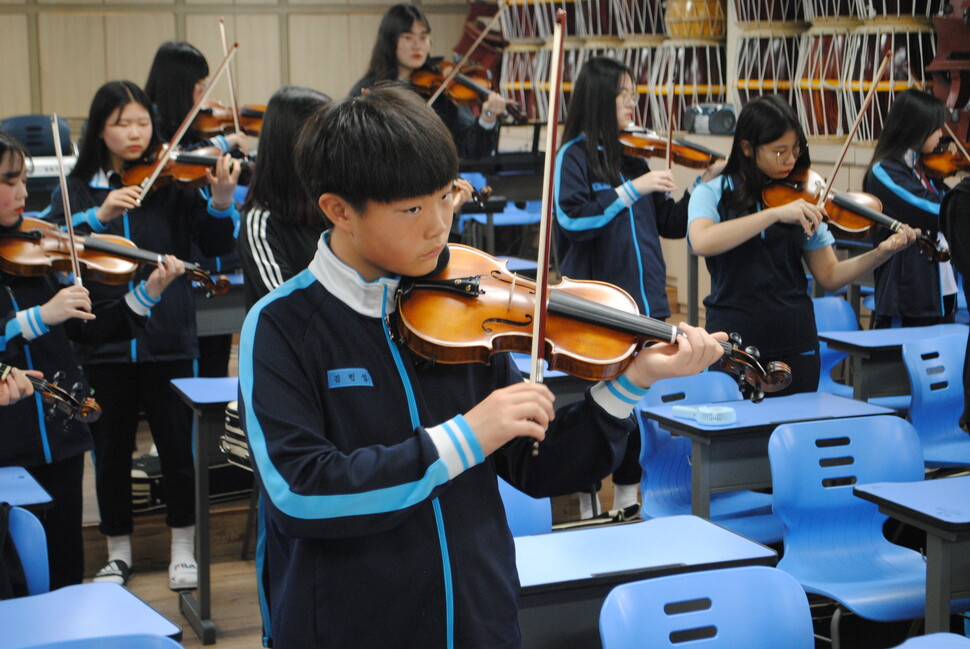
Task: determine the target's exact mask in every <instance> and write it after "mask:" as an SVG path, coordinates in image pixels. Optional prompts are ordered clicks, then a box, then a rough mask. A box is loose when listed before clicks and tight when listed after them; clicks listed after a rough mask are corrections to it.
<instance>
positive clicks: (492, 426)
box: [465, 382, 555, 456]
mask: <svg viewBox="0 0 970 649" xmlns="http://www.w3.org/2000/svg"><path fill="white" fill-rule="evenodd" d="M554 399H555V397H553V395H552V392H551V391H550V390H549V388H547V387H546V386H545V385H543V384H541V383H528V382H522V383H515V384H513V385H509V386H506V387H504V388H499V389H498V390H495V391H494V392H492V393H491V394H489V395H488V396H487V397H485V398H484V399H483V400H482V401H481V402H479V404H478V405H477V406H475V407H474V408H472V409H471V410H469V411H468V412H467V413H465V421H466V422H467V423H468V425H469V426H470V427H471V429H472V432H474V433H475V438H476V439H477V440H478V443H479V445H480V446H481V447H482V452H483V453H484V454H485V455H486V456H487V455H490V454H491V453H492V452H493V451H495V450H496V449H498V448H499V447H501V446H504V445H505V444H506V443H507V442H509V441H511V440H513V439H515V438H516V437H532V438H535V439H537V440H539V441H542V440H543V439H545V436H546V429H547V428H548V427H549V422H550V421H552V419H553V417H555V409H554V407H553V400H554Z"/></svg>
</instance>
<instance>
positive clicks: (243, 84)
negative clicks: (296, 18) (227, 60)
mask: <svg viewBox="0 0 970 649" xmlns="http://www.w3.org/2000/svg"><path fill="white" fill-rule="evenodd" d="M220 16H223V17H224V18H225V19H226V38H227V40H228V42H229V43H233V42H238V43H239V50H238V51H237V52H236V54H235V56H234V57H233V61H232V68H233V71H234V73H235V76H234V78H235V80H236V91H237V92H238V95H239V101H240V102H241V103H244V104H262V103H265V102H266V100H267V99H269V96H270V95H271V94H273V92H274V91H275V90H276V89H277V88H278V87H279V86H280V85H282V83H283V81H282V68H281V60H280V41H279V31H280V28H279V19H278V17H277V16H276V15H274V14H226V15H223V14H197V15H190V16H187V17H186V21H185V23H186V25H185V26H186V40H188V41H189V42H190V43H192V44H193V45H195V46H196V47H198V48H199V50H201V51H202V53H203V54H204V55H205V58H206V60H207V61H208V62H209V70H210V72H212V73H215V71H216V68H217V67H218V66H219V64H220V63H221V62H222V59H223V58H224V55H223V50H222V38H221V35H220V31H219V18H220ZM210 96H211V97H212V98H213V99H217V100H219V101H221V102H223V103H225V104H229V103H230V99H231V98H230V96H229V86H228V82H227V81H226V78H225V77H223V78H222V79H221V80H220V81H219V84H218V85H217V86H216V87H215V88H214V89H213V90H212V95H210Z"/></svg>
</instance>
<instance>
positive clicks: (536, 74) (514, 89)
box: [499, 43, 550, 120]
mask: <svg viewBox="0 0 970 649" xmlns="http://www.w3.org/2000/svg"><path fill="white" fill-rule="evenodd" d="M549 57H550V54H549V51H548V50H533V49H531V48H527V47H521V46H519V47H517V46H516V44H514V43H512V44H509V46H508V47H506V48H505V51H504V52H502V74H501V76H500V77H499V92H501V93H502V96H503V97H506V98H508V99H510V100H512V101H514V102H515V103H516V104H517V105H518V107H519V109H520V110H521V111H522V113H523V114H524V115H526V116H527V117H528V118H529V119H530V120H537V119H544V116H545V110H546V106H548V103H549V96H548V90H546V91H543V89H542V87H541V85H540V84H541V81H542V80H544V79H547V78H548V76H549ZM546 87H548V86H546Z"/></svg>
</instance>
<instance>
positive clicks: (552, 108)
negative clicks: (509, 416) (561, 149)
mask: <svg viewBox="0 0 970 649" xmlns="http://www.w3.org/2000/svg"><path fill="white" fill-rule="evenodd" d="M565 33H566V12H565V11H564V10H563V9H557V10H556V19H555V24H554V25H553V32H552V61H551V62H550V70H549V93H550V95H549V114H548V115H547V119H546V159H545V166H544V168H543V171H542V219H541V220H540V221H539V255H538V258H537V260H536V263H537V269H536V298H535V307H534V310H533V314H532V315H533V318H532V352H531V367H530V372H529V378H530V379H531V380H532V381H533V382H534V383H542V378H543V374H544V373H545V366H544V361H545V349H546V345H545V340H546V313H547V306H548V304H547V303H548V301H549V251H550V247H551V243H552V219H553V210H555V195H554V191H555V182H554V179H555V175H556V146H557V135H558V133H557V129H558V127H559V110H560V104H561V103H562V60H563V42H564V35H565ZM538 453H539V442H538V441H536V442H535V443H534V444H533V445H532V454H533V455H538Z"/></svg>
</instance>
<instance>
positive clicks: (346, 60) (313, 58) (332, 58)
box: [288, 14, 376, 99]
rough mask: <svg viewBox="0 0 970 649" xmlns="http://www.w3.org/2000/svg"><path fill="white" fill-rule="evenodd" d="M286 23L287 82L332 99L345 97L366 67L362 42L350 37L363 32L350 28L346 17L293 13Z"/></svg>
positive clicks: (350, 24) (350, 25)
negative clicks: (288, 58) (288, 80)
mask: <svg viewBox="0 0 970 649" xmlns="http://www.w3.org/2000/svg"><path fill="white" fill-rule="evenodd" d="M289 21H290V22H289V34H290V40H289V43H288V48H289V49H288V55H289V57H290V83H291V84H293V85H297V86H306V87H308V88H315V89H317V90H319V91H321V92H323V93H326V94H327V95H329V96H330V97H331V98H333V99H339V98H340V97H344V96H346V95H347V92H348V91H349V90H350V87H351V86H352V85H353V84H354V83H356V82H357V79H359V78H360V77H361V75H363V73H364V68H365V67H366V65H367V58H366V55H365V54H362V51H363V47H361V43H360V41H362V40H364V39H362V38H359V37H358V38H354V37H353V36H352V34H364V33H367V32H366V31H363V30H362V29H360V28H359V27H357V26H353V23H354V21H353V17H348V16H346V15H332V16H310V15H305V14H293V15H291V16H290V18H289ZM375 28H376V24H375ZM368 53H369V52H368ZM337 62H340V63H339V64H338V63H337Z"/></svg>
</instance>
